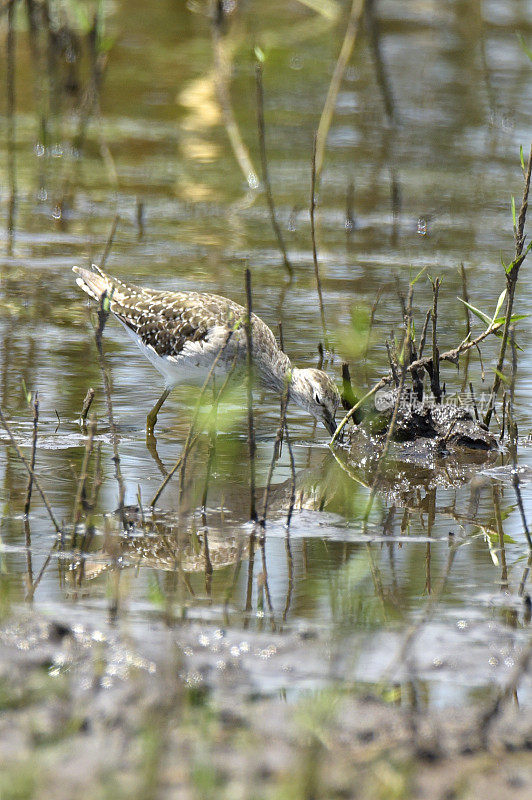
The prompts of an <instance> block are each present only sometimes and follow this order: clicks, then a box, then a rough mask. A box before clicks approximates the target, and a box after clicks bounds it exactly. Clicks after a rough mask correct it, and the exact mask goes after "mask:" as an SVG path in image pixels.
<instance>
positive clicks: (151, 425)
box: [146, 389, 170, 438]
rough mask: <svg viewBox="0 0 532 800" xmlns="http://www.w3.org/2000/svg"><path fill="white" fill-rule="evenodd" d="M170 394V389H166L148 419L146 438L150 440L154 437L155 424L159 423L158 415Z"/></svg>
mask: <svg viewBox="0 0 532 800" xmlns="http://www.w3.org/2000/svg"><path fill="white" fill-rule="evenodd" d="M169 394H170V389H165V390H164V392H163V393H162V395H161V396H160V397H159V399H158V400H157V402H156V403H155V405H154V406H153V408H152V410H151V411H150V413H149V414H148V416H147V417H146V437H147V438H149V437H151V436H153V429H154V428H155V423H156V422H157V414H158V413H159V411H160V410H161V406H162V404H163V403H164V401H165V400H166V398H167V397H168V395H169Z"/></svg>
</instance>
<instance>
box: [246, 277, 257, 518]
mask: <svg viewBox="0 0 532 800" xmlns="http://www.w3.org/2000/svg"><path fill="white" fill-rule="evenodd" d="M245 281H246V323H245V333H246V346H247V353H246V368H247V404H248V449H249V494H250V500H249V502H250V507H249V518H250V520H251V521H252V522H256V521H257V508H256V505H255V450H256V447H255V429H254V426H253V331H252V317H251V315H252V298H251V273H250V271H249V269H247V268H246V272H245Z"/></svg>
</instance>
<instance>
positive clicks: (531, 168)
mask: <svg viewBox="0 0 532 800" xmlns="http://www.w3.org/2000/svg"><path fill="white" fill-rule="evenodd" d="M531 172H532V145H531V146H530V153H529V155H528V164H527V168H526V172H525V186H524V189H523V199H522V201H521V209H520V211H519V217H518V221H517V226H516V229H515V259H514V261H513V262H512V264H510V265H509V266H508V267H507V268H506V269H505V275H506V289H507V294H506V309H505V321H504V331H503V334H502V340H501V347H500V350H499V358H498V361H497V367H496V368H495V376H494V378H493V385H492V387H491V393H490V399H489V403H488V410H487V411H486V413H485V415H484V423H485V424H486V425H489V424H490V421H491V417H492V414H493V408H494V405H495V397H496V395H497V393H498V391H499V387H500V385H501V375H502V371H503V367H504V359H505V356H506V347H507V345H508V338H509V334H510V326H511V325H512V311H513V305H514V298H515V290H516V287H517V279H518V277H519V269H520V267H521V264H522V263H523V261H524V260H525V258H526V255H527V253H528V249H527V250H525V252H524V253H523V247H524V243H525V222H526V213H527V209H528V194H529V191H530V176H531Z"/></svg>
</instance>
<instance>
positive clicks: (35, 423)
mask: <svg viewBox="0 0 532 800" xmlns="http://www.w3.org/2000/svg"><path fill="white" fill-rule="evenodd" d="M38 426H39V392H35V396H34V398H33V434H32V442H31V458H30V474H29V476H28V488H27V490H26V502H25V503H24V516H25V517H27V516H28V514H29V513H30V503H31V490H32V488H33V477H34V473H35V456H36V453H37V428H38Z"/></svg>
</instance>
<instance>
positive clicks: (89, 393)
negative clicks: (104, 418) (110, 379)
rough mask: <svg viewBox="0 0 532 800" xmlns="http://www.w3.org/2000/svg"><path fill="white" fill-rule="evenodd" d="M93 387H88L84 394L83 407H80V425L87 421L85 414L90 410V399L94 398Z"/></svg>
mask: <svg viewBox="0 0 532 800" xmlns="http://www.w3.org/2000/svg"><path fill="white" fill-rule="evenodd" d="M94 394H95V393H94V389H93V388H92V386H91V387H89V388H88V389H87V394H86V395H85V400H84V401H83V408H82V409H81V414H80V420H81V423H82V425H85V423H86V421H87V414H88V413H89V411H90V407H91V405H92V401H93V400H94Z"/></svg>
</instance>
